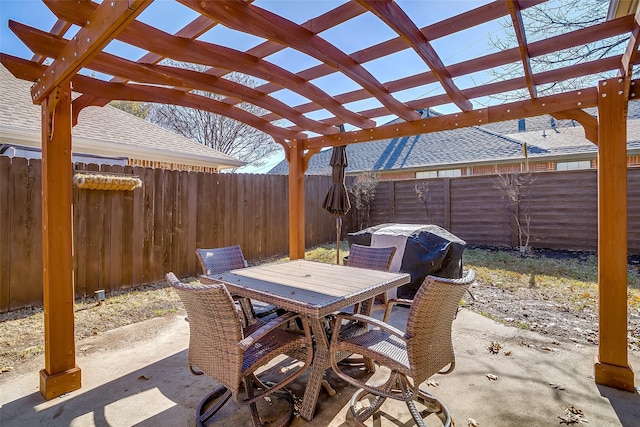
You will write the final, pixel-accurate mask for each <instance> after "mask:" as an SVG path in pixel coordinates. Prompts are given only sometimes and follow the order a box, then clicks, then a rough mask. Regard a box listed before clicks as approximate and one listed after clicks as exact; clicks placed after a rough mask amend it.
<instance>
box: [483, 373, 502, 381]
mask: <svg viewBox="0 0 640 427" xmlns="http://www.w3.org/2000/svg"><path fill="white" fill-rule="evenodd" d="M485 376H486V377H487V378H489V380H490V381H499V380H500V377H499V376H497V375H493V374H486V375H485Z"/></svg>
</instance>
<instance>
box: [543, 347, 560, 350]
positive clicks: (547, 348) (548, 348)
mask: <svg viewBox="0 0 640 427" xmlns="http://www.w3.org/2000/svg"><path fill="white" fill-rule="evenodd" d="M542 349H543V350H547V351H558V349H557V348H551V347H542Z"/></svg>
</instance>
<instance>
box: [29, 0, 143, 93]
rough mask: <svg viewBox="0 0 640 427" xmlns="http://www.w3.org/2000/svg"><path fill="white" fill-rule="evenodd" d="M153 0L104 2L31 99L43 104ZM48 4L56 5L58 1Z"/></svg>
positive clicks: (37, 86) (38, 84)
mask: <svg viewBox="0 0 640 427" xmlns="http://www.w3.org/2000/svg"><path fill="white" fill-rule="evenodd" d="M152 1H153V0H129V1H127V2H125V1H105V2H102V3H101V4H100V5H99V6H98V7H97V8H96V10H95V12H94V13H92V14H91V17H90V18H89V20H88V21H87V22H86V25H85V26H84V27H83V28H82V29H81V30H80V31H78V34H77V35H76V36H75V37H74V38H73V43H69V44H68V45H67V46H66V47H65V49H64V50H63V51H62V52H61V53H60V55H59V56H58V57H57V59H56V60H55V61H53V63H52V64H51V65H50V66H49V67H48V68H47V73H46V74H45V75H43V76H42V78H41V79H40V80H39V81H36V84H35V85H34V86H33V87H32V88H31V99H32V101H33V103H34V104H40V103H41V102H42V100H43V99H44V98H45V97H47V96H48V95H49V93H50V92H51V91H52V90H53V89H54V88H55V87H57V86H59V85H60V84H62V83H64V82H67V81H69V79H70V78H71V77H73V76H74V75H75V74H76V73H77V72H78V71H80V69H81V68H82V66H83V64H84V63H86V62H87V61H89V60H90V59H91V58H92V57H93V56H95V55H97V54H98V53H99V52H100V51H101V50H102V48H104V47H105V46H106V45H107V44H109V42H110V41H111V40H113V39H114V38H115V37H116V35H117V34H118V33H119V32H120V31H122V30H123V29H124V28H126V26H127V24H129V23H130V22H131V21H133V20H134V19H135V18H136V17H137V16H138V15H139V14H140V13H142V11H143V10H144V9H145V8H146V7H147V6H148V5H150V4H151V3H152ZM45 3H48V4H52V3H54V0H47V1H45Z"/></svg>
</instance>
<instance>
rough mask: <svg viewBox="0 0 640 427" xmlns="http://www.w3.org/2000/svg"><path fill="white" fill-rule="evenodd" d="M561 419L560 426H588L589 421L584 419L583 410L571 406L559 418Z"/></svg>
mask: <svg viewBox="0 0 640 427" xmlns="http://www.w3.org/2000/svg"><path fill="white" fill-rule="evenodd" d="M558 418H560V424H567V425H568V424H588V423H589V420H587V419H586V418H585V417H584V414H583V412H582V410H581V409H578V408H576V407H575V406H573V405H571V406H569V407H568V408H567V409H566V410H565V413H564V415H562V416H558Z"/></svg>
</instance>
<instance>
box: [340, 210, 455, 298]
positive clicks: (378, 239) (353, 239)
mask: <svg viewBox="0 0 640 427" xmlns="http://www.w3.org/2000/svg"><path fill="white" fill-rule="evenodd" d="M347 240H348V241H349V244H350V245H351V244H353V243H357V244H359V245H368V246H395V247H396V248H397V249H396V254H395V256H394V259H393V261H392V263H391V271H401V272H403V273H409V274H410V275H411V282H410V283H409V284H407V285H404V286H401V287H399V288H398V291H397V292H398V297H399V298H409V299H412V298H413V296H414V295H415V293H416V292H417V290H418V288H419V287H420V284H422V281H423V280H424V278H425V277H426V276H427V275H434V276H440V277H446V278H450V279H458V278H460V277H462V252H463V251H464V248H465V246H466V242H465V241H464V240H462V239H460V238H458V237H457V236H455V235H453V234H452V233H450V232H449V231H447V230H445V229H444V228H442V227H439V226H437V225H425V224H395V223H387V224H380V225H376V226H373V227H369V228H366V229H364V230H360V231H358V232H355V233H349V234H348V236H347Z"/></svg>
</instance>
